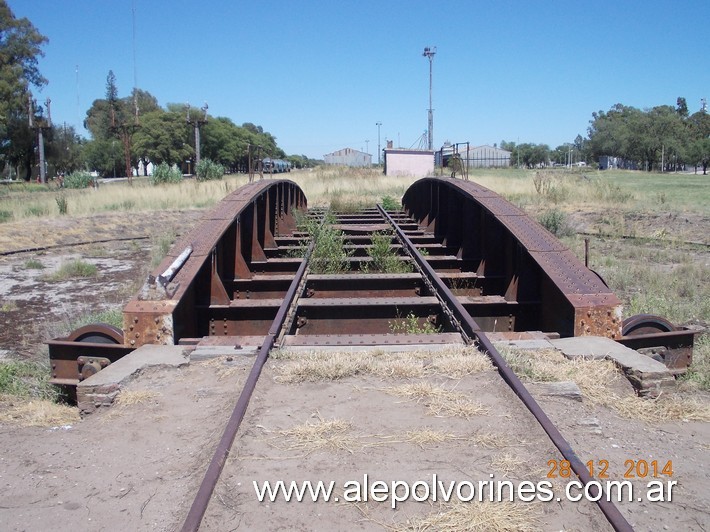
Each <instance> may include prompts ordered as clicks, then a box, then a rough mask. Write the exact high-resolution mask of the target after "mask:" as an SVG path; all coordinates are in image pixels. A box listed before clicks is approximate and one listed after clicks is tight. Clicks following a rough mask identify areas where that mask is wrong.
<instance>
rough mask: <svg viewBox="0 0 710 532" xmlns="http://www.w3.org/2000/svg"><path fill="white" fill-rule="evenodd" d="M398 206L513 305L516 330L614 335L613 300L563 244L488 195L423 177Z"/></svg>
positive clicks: (617, 318)
mask: <svg viewBox="0 0 710 532" xmlns="http://www.w3.org/2000/svg"><path fill="white" fill-rule="evenodd" d="M402 204H403V207H404V209H405V211H406V212H407V213H408V214H410V215H411V216H412V217H413V218H414V219H415V220H416V221H417V222H418V223H419V226H420V227H421V228H422V229H424V230H425V232H426V233H430V234H433V235H434V236H435V237H437V239H438V240H440V241H441V242H443V243H444V244H446V246H448V247H449V248H453V250H454V252H455V253H456V256H457V257H458V258H460V259H462V260H463V261H464V262H465V263H467V264H468V267H469V268H471V270H472V271H475V272H476V273H477V274H478V275H479V276H480V277H481V278H482V279H488V280H489V282H488V286H491V287H495V286H497V290H496V293H497V295H500V296H504V297H505V299H506V300H507V301H515V302H517V310H516V315H515V318H516V319H515V329H516V330H542V331H549V332H558V333H559V334H560V335H562V336H585V335H596V336H606V337H609V338H613V339H619V338H621V323H622V314H621V312H622V306H621V301H619V299H618V298H617V297H616V296H615V295H614V293H613V292H611V290H609V288H608V287H606V286H605V285H604V284H603V283H602V282H601V280H600V279H599V278H598V277H597V275H596V274H594V273H593V272H592V271H591V270H589V269H587V268H586V267H585V266H584V264H582V263H581V262H580V261H579V260H578V259H577V258H576V256H575V255H574V254H573V253H572V252H571V251H569V250H568V249H567V248H566V247H565V246H564V244H562V243H561V242H560V241H559V240H558V239H557V238H555V237H554V236H553V235H551V234H550V233H549V232H548V231H547V230H545V229H544V228H543V227H542V226H541V225H540V224H539V223H537V222H536V221H535V220H533V219H532V218H530V217H529V216H528V215H527V214H525V213H524V212H523V211H522V210H520V209H519V208H518V207H516V206H515V205H513V204H511V203H510V202H508V201H507V200H505V199H504V198H502V197H501V196H499V195H498V194H496V193H495V192H493V191H491V190H489V189H487V188H485V187H483V186H481V185H479V184H477V183H474V182H471V181H461V180H457V179H451V178H425V179H422V180H419V181H417V182H416V183H414V184H413V185H412V186H411V187H410V188H409V189H408V190H407V192H406V193H405V195H404V198H403V199H402ZM494 280H497V283H496V282H494ZM486 295H492V294H490V293H488V294H486ZM481 325H482V326H485V324H484V323H482V324H481Z"/></svg>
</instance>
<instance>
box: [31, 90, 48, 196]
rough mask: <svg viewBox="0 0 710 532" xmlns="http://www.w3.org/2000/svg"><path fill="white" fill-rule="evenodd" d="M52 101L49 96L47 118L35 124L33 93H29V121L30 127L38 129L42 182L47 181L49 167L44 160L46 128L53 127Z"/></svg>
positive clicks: (40, 176) (40, 177)
mask: <svg viewBox="0 0 710 532" xmlns="http://www.w3.org/2000/svg"><path fill="white" fill-rule="evenodd" d="M51 103H52V100H50V99H49V98H47V101H46V102H45V105H46V106H47V119H46V120H43V121H41V122H39V121H38V122H37V125H35V124H34V120H33V115H34V103H33V101H32V94H30V95H29V106H28V107H29V109H28V110H29V121H30V128H31V129H36V130H37V151H38V152H39V179H40V181H41V182H42V183H46V182H47V168H46V167H45V160H44V130H45V129H50V128H51V127H52V112H51V110H50V107H49V106H50V104H51Z"/></svg>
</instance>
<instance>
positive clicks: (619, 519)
mask: <svg viewBox="0 0 710 532" xmlns="http://www.w3.org/2000/svg"><path fill="white" fill-rule="evenodd" d="M378 211H379V213H380V215H381V216H382V219H383V220H385V221H386V222H387V223H388V224H389V225H390V226H391V227H392V228H393V230H394V232H395V237H396V239H397V240H398V241H399V242H400V243H401V245H402V250H403V251H404V252H405V253H406V254H407V255H409V256H410V257H411V258H412V260H413V261H414V264H415V266H416V269H417V270H418V272H419V273H420V275H421V276H422V279H423V280H424V282H425V284H426V285H427V286H428V288H429V290H430V291H431V293H432V294H434V295H435V297H436V298H437V299H438V300H439V302H440V304H441V306H442V309H443V312H444V314H445V315H446V316H447V317H448V319H449V320H450V321H451V323H452V325H453V326H454V327H455V328H456V329H457V331H458V332H459V333H460V334H461V336H462V338H463V339H464V341H465V342H466V343H467V344H474V345H477V346H478V347H479V349H480V350H481V351H483V352H484V353H485V354H486V355H487V356H488V357H489V358H490V360H491V362H492V363H493V365H494V366H495V367H496V369H497V370H498V373H499V374H500V376H501V377H502V378H503V380H504V381H505V383H506V384H507V385H508V386H509V387H510V388H511V389H512V390H513V392H514V393H515V394H516V395H517V396H518V397H519V398H520V400H521V401H522V403H523V404H524V405H525V407H526V408H527V409H528V410H529V411H530V412H531V413H532V415H533V416H534V417H535V419H536V420H537V421H538V423H539V424H540V426H541V427H542V429H543V430H544V431H545V433H546V434H547V435H548V437H549V438H550V440H551V441H552V442H553V444H554V445H555V446H556V447H557V449H558V450H559V451H560V453H561V454H562V456H563V457H564V458H565V460H568V461H569V463H570V466H571V469H572V470H573V471H574V472H575V473H576V474H577V476H578V477H579V479H580V480H581V481H582V482H583V483H584V484H585V486H586V485H587V484H589V483H590V482H592V480H593V478H592V477H591V476H590V475H589V472H588V471H587V469H586V466H585V465H584V463H583V462H582V461H581V460H580V459H579V457H578V456H577V454H576V453H575V452H574V450H573V449H572V447H571V446H570V444H569V443H568V442H567V441H566V440H565V438H564V436H562V434H561V433H560V431H559V430H558V429H557V427H556V426H555V425H554V423H553V422H552V421H551V420H550V419H549V417H548V416H547V414H546V413H545V412H544V411H543V409H542V408H541V407H540V405H539V404H538V403H537V401H535V399H534V398H533V397H532V395H531V394H530V393H529V392H528V390H527V389H526V388H525V386H524V385H523V383H522V382H521V381H520V379H519V378H518V377H517V375H515V373H514V372H513V371H512V369H511V368H510V366H508V364H507V363H506V362H505V360H504V359H503V357H502V355H501V354H500V353H499V352H498V351H497V350H496V348H495V347H494V346H493V344H492V342H491V341H490V340H489V338H488V337H487V336H486V334H485V333H484V332H483V331H482V330H481V328H480V327H479V325H478V324H477V323H476V321H475V320H474V319H473V318H472V317H471V316H470V314H469V313H468V312H467V311H466V310H465V308H464V307H463V305H462V304H461V303H460V302H459V300H458V298H457V297H456V296H455V295H454V294H453V293H452V292H451V290H449V288H448V287H447V286H446V284H445V283H444V282H443V281H442V279H441V278H440V276H439V275H438V274H437V272H436V271H435V270H434V268H433V267H432V266H431V265H430V264H429V263H428V261H427V260H426V259H425V258H424V257H423V256H422V255H421V253H419V251H418V250H417V248H416V246H415V245H414V244H413V242H412V241H411V239H410V238H409V237H408V236H407V235H406V234H405V232H404V231H403V230H402V228H401V227H400V225H399V224H398V223H397V222H396V221H395V220H394V219H393V218H392V216H390V215H389V214H388V213H387V212H386V211H385V210H384V209H382V207H381V206H378ZM314 244H315V243H314V242H311V244H310V246H309V248H308V250H307V252H306V256H305V258H304V260H303V261H302V262H301V264H300V266H299V268H298V271H297V272H296V273H295V275H294V278H293V280H292V281H291V283H290V285H289V288H288V291H287V293H286V296H285V297H284V299H283V302H282V304H281V305H280V307H279V310H278V312H277V315H276V318H275V319H274V321H273V323H272V325H271V327H270V329H269V332H268V334H267V336H266V338H265V339H264V342H263V344H262V345H261V348H260V349H259V352H258V355H257V357H256V360H255V361H254V364H253V366H252V368H251V371H250V373H249V375H248V377H247V380H246V381H245V383H244V386H243V388H242V390H241V392H240V395H239V398H238V399H237V402H236V405H235V407H234V410H233V412H232V415H231V416H230V418H229V421H228V422H227V425H226V427H225V430H224V433H223V435H222V437H221V439H220V441H219V443H218V445H217V447H216V450H215V452H214V455H213V457H212V459H211V461H210V463H209V465H208V467H207V470H206V473H205V476H204V478H203V480H202V483H201V485H200V487H199V489H198V491H197V494H196V496H195V499H194V501H193V503H192V505H191V507H190V510H189V512H188V514H187V516H186V519H185V521H184V524H183V527H182V532H194V531H197V530H199V528H200V524H201V522H202V519H203V517H204V515H205V513H206V511H207V507H208V505H209V502H210V499H211V497H212V494H213V492H214V488H215V486H216V485H217V482H218V479H219V477H220V475H221V473H222V470H223V468H224V465H225V463H226V461H227V458H228V456H229V453H230V450H231V447H232V445H233V443H234V440H235V438H236V434H237V431H238V430H239V427H240V425H241V422H242V421H243V419H244V416H245V414H246V410H247V408H248V405H249V401H250V399H251V396H252V394H253V392H254V390H255V388H256V384H257V381H258V379H259V377H260V375H261V372H262V369H263V367H264V364H265V363H266V361H267V360H268V357H269V352H270V350H271V349H272V348H273V347H274V345H275V343H276V340H277V339H278V338H279V337H280V336H282V334H283V331H282V328H283V327H284V324H285V323H286V322H287V318H288V317H289V315H291V316H293V314H294V313H295V307H296V306H297V305H298V300H299V296H300V294H302V293H303V291H304V288H305V279H306V272H307V269H308V262H309V260H310V257H311V253H312V251H313V247H314ZM589 489H590V493H592V494H593V495H595V496H597V495H601V497H599V498H598V500H597V505H598V506H599V508H600V510H601V511H602V513H603V514H604V516H605V517H606V519H607V520H608V522H609V523H610V524H611V526H612V527H613V528H614V530H617V531H630V530H633V528H632V527H631V525H630V524H629V523H628V521H627V520H626V519H625V518H624V517H623V515H621V513H620V512H619V510H618V508H617V507H616V506H615V505H614V503H613V502H610V501H607V500H606V497H605V494H604V492H603V490H602V492H601V493H599V492H598V491H597V486H596V485H594V484H593V485H591V486H590V488H589Z"/></svg>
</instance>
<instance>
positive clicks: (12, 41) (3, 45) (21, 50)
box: [0, 0, 48, 179]
mask: <svg viewBox="0 0 710 532" xmlns="http://www.w3.org/2000/svg"><path fill="white" fill-rule="evenodd" d="M47 41H48V39H47V38H46V37H45V36H43V35H42V34H40V33H39V31H37V29H36V28H35V27H34V26H33V25H32V23H31V22H30V21H29V20H28V19H26V18H20V19H18V18H16V17H15V15H14V14H13V12H12V10H11V9H10V8H9V7H8V5H7V2H5V0H0V150H1V152H2V154H3V155H4V156H5V157H3V162H4V160H7V161H8V162H11V164H13V162H14V164H18V163H20V162H22V161H24V164H26V172H27V173H26V176H25V178H26V179H29V175H30V171H31V165H32V161H33V157H34V155H33V153H34V150H33V149H32V146H33V142H34V141H33V138H34V137H33V135H32V134H31V132H30V130H29V123H28V113H29V111H28V101H29V98H30V94H29V91H30V88H31V87H35V88H37V89H40V90H41V89H42V87H44V86H45V85H46V84H47V80H46V79H45V78H44V77H43V76H42V75H41V74H40V72H39V68H38V66H37V62H38V58H39V57H43V56H44V52H43V51H42V46H43V45H44V44H45V43H47Z"/></svg>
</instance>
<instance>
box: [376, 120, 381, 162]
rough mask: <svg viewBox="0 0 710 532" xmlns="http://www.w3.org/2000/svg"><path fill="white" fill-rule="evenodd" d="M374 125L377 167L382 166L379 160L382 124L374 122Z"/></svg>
mask: <svg viewBox="0 0 710 532" xmlns="http://www.w3.org/2000/svg"><path fill="white" fill-rule="evenodd" d="M375 125H376V126H377V166H379V165H380V164H382V161H381V160H380V156H381V154H382V150H381V149H380V127H382V122H375Z"/></svg>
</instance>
